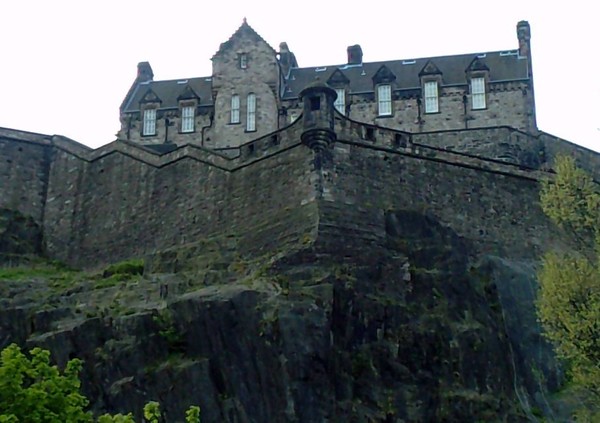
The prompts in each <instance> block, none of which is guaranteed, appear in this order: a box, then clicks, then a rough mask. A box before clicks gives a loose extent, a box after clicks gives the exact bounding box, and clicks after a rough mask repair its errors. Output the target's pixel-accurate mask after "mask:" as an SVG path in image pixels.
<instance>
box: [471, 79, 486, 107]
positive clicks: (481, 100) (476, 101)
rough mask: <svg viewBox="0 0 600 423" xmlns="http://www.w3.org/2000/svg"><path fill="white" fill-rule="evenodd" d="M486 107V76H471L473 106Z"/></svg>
mask: <svg viewBox="0 0 600 423" xmlns="http://www.w3.org/2000/svg"><path fill="white" fill-rule="evenodd" d="M485 107H486V104H485V78H484V77H477V78H471V108H472V109H473V110H480V109H485Z"/></svg>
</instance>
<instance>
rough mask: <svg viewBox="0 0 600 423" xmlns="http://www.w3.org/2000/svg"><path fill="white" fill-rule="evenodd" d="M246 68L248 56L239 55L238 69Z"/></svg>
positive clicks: (244, 54)
mask: <svg viewBox="0 0 600 423" xmlns="http://www.w3.org/2000/svg"><path fill="white" fill-rule="evenodd" d="M247 68H248V55H247V54H246V53H241V54H240V69H247Z"/></svg>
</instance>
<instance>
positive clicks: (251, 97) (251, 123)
mask: <svg viewBox="0 0 600 423" xmlns="http://www.w3.org/2000/svg"><path fill="white" fill-rule="evenodd" d="M246 131H248V132H253V131H256V95H255V94H254V93H250V94H248V96H247V97H246Z"/></svg>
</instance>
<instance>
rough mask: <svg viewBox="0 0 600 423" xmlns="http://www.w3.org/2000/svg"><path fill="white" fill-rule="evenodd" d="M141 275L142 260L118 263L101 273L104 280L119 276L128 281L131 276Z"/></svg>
mask: <svg viewBox="0 0 600 423" xmlns="http://www.w3.org/2000/svg"><path fill="white" fill-rule="evenodd" d="M143 274H144V260H142V259H132V260H125V261H121V262H119V263H115V264H111V265H110V266H108V267H107V268H106V269H104V272H102V276H103V277H104V278H108V277H111V276H121V277H123V278H125V279H128V278H130V277H131V276H133V275H143Z"/></svg>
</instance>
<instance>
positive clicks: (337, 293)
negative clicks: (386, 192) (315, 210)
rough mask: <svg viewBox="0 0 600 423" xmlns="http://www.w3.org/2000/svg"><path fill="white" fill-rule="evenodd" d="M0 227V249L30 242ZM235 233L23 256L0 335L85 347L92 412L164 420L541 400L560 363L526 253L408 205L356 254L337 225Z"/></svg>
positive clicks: (291, 418) (401, 412)
mask: <svg viewBox="0 0 600 423" xmlns="http://www.w3.org/2000/svg"><path fill="white" fill-rule="evenodd" d="M9 220H10V221H11V222H12V223H11V225H8V224H6V223H5V224H4V228H8V227H10V228H11V229H10V230H11V231H12V232H11V233H12V234H26V235H27V236H26V237H25V238H26V239H33V240H35V239H36V237H35V234H34V233H33V235H32V230H33V229H32V225H31V223H30V222H29V223H28V222H27V221H26V220H22V219H21V218H15V217H14V216H13V217H11V218H10V219H9V218H8V217H7V218H6V219H5V220H4V222H8V221H9ZM1 222H2V221H1V220H0V223H1ZM23 228H29V231H25V230H24V229H23ZM34 232H35V231H34ZM6 233H7V230H6V229H4V230H2V228H1V227H0V240H4V239H5V238H7V237H8V238H10V239H12V240H13V243H12V244H10V245H11V247H10V248H9V247H8V245H9V243H7V242H5V241H2V242H3V243H2V244H1V245H3V248H5V253H6V256H8V255H9V253H19V254H20V255H21V257H22V253H24V252H27V253H30V254H32V253H36V252H37V251H38V250H36V248H37V247H35V245H36V244H35V242H33V241H32V242H29V243H25V245H33V247H31V248H30V249H29V250H28V251H24V250H23V248H24V247H23V245H24V244H23V243H17V242H15V240H16V238H17V236H16V235H15V236H8V235H5V234H6ZM236 241H237V240H236V239H235V238H234V237H222V238H218V237H216V238H210V239H206V240H204V241H201V242H196V243H193V244H188V245H184V246H181V247H178V248H174V249H170V250H166V251H162V252H157V253H155V254H152V255H149V256H147V257H145V259H144V262H143V265H142V263H141V262H129V263H125V264H121V265H119V266H112V267H109V268H106V269H104V271H96V272H94V271H87V272H75V271H72V270H69V269H66V268H62V267H60V266H59V267H57V265H56V264H48V263H42V264H40V262H39V260H37V261H36V259H30V260H32V261H31V262H30V263H29V270H28V271H25V270H24V269H23V268H22V267H21V268H12V273H10V272H8V271H5V273H4V275H3V277H2V280H1V281H0V301H1V304H0V342H1V344H0V346H6V345H7V344H9V343H10V342H18V343H19V344H21V345H27V346H33V345H41V346H43V347H46V348H49V349H50V350H52V352H53V354H54V357H55V359H56V360H57V361H58V362H59V363H61V364H64V363H65V362H66V361H67V360H68V359H70V358H72V357H80V358H82V359H83V360H84V361H85V369H84V374H83V380H84V391H85V393H86V394H87V395H88V396H89V397H90V398H91V399H92V407H93V410H94V411H96V412H100V411H102V410H107V411H112V412H116V411H131V410H134V411H136V412H139V410H141V408H142V406H143V404H144V403H145V402H147V401H149V400H158V401H160V402H161V404H162V406H163V408H164V410H165V414H166V420H167V421H178V419H181V416H183V412H184V410H185V409H186V408H187V407H188V406H189V405H192V404H199V405H200V406H201V408H202V421H203V422H326V421H329V422H424V421H435V422H456V421H511V422H514V421H526V420H532V419H534V415H537V414H539V413H544V414H547V413H550V412H551V411H550V410H549V408H547V406H546V404H547V402H546V393H547V391H548V390H552V389H554V388H555V387H556V384H557V378H558V377H559V374H558V372H557V371H556V370H555V368H556V367H555V363H554V361H553V358H552V354H551V349H549V347H548V345H547V344H545V343H544V341H543V340H542V339H541V337H540V334H539V328H538V326H537V323H536V320H535V315H534V309H533V296H534V294H535V289H536V288H535V266H536V261H535V260H533V259H528V260H517V259H515V258H514V257H513V258H510V257H507V256H506V257H502V256H497V255H490V254H484V253H481V252H478V250H477V249H476V248H475V247H474V246H473V245H471V243H470V241H468V240H467V239H465V238H463V237H461V236H459V235H457V233H455V232H454V231H453V230H452V229H450V228H449V227H447V226H444V225H441V224H440V222H439V221H437V220H436V219H435V218H434V217H433V216H430V215H428V214H427V213H420V212H415V211H409V210H401V209H398V210H390V211H387V212H386V213H385V243H384V245H379V246H377V247H376V246H367V245H364V246H363V248H362V249H361V250H360V251H357V252H356V254H355V255H354V256H353V257H352V258H349V256H348V255H347V253H346V252H345V251H346V246H344V245H339V246H338V247H339V248H335V245H332V243H331V242H332V241H331V239H330V240H328V243H327V248H323V246H322V245H320V241H319V239H313V238H311V237H308V236H307V237H306V238H305V239H302V240H299V242H298V244H297V245H296V247H295V248H289V249H284V250H279V251H269V252H266V253H265V254H263V255H262V256H253V257H249V256H248V257H245V256H243V255H240V253H239V252H238V250H237V248H236ZM15 245H18V248H21V250H18V251H17V249H16V248H17V247H15ZM11 249H12V250H11ZM28 257H31V255H29V256H28ZM21 262H22V260H21ZM19 269H20V270H21V272H20V273H19V271H17V270H19ZM139 273H143V274H139Z"/></svg>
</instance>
